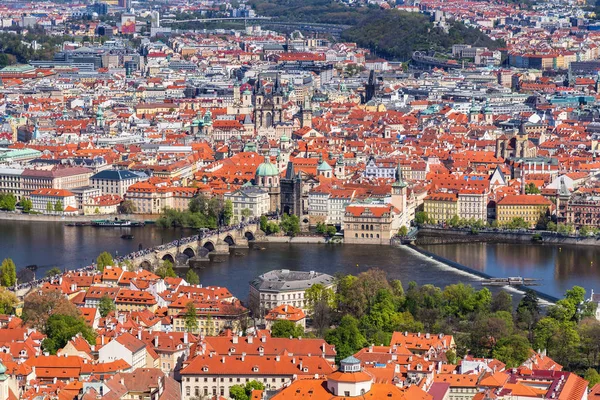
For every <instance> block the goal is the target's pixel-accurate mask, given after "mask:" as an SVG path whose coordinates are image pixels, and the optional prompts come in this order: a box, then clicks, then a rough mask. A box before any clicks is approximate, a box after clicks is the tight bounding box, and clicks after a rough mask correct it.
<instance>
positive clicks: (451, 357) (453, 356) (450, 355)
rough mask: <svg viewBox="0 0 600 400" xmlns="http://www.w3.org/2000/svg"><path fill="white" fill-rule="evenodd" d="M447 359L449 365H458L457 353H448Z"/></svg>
mask: <svg viewBox="0 0 600 400" xmlns="http://www.w3.org/2000/svg"><path fill="white" fill-rule="evenodd" d="M446 359H447V360H448V363H449V364H456V361H457V358H456V352H455V351H454V350H448V351H446Z"/></svg>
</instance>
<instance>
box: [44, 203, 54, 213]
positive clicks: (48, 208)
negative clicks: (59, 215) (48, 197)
mask: <svg viewBox="0 0 600 400" xmlns="http://www.w3.org/2000/svg"><path fill="white" fill-rule="evenodd" d="M46 211H47V212H49V213H51V212H52V211H54V206H53V205H52V202H51V201H49V202H47V203H46Z"/></svg>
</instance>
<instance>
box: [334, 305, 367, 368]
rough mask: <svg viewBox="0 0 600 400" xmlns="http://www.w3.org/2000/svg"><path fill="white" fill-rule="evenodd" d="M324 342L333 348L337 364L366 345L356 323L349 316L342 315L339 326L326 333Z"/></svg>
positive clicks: (354, 319)
mask: <svg viewBox="0 0 600 400" xmlns="http://www.w3.org/2000/svg"><path fill="white" fill-rule="evenodd" d="M325 340H326V341H327V343H329V344H332V345H334V346H335V349H336V351H337V354H336V361H337V362H339V360H343V359H344V358H346V357H348V356H351V355H352V354H354V353H356V352H357V351H358V350H360V349H361V348H363V347H364V346H365V345H366V343H367V341H366V339H365V337H364V336H363V335H362V333H361V332H360V330H359V329H358V321H357V320H356V318H354V317H353V316H351V315H344V316H343V317H342V320H341V321H340V324H339V326H338V327H337V328H335V329H331V330H330V331H328V332H327V334H326V335H325Z"/></svg>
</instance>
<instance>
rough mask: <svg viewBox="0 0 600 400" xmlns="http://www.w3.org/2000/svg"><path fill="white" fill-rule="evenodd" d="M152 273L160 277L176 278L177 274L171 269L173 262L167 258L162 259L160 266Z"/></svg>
mask: <svg viewBox="0 0 600 400" xmlns="http://www.w3.org/2000/svg"><path fill="white" fill-rule="evenodd" d="M154 273H155V274H156V275H158V276H160V277H161V278H163V279H165V278H177V274H176V273H175V270H174V269H173V263H172V262H171V261H169V260H163V262H162V263H161V264H160V266H159V267H158V268H157V269H156V271H154Z"/></svg>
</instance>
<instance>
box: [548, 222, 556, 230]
mask: <svg viewBox="0 0 600 400" xmlns="http://www.w3.org/2000/svg"><path fill="white" fill-rule="evenodd" d="M556 229H557V227H556V224H555V223H554V222H552V221H548V223H547V224H546V230H549V231H551V232H556Z"/></svg>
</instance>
